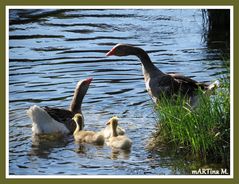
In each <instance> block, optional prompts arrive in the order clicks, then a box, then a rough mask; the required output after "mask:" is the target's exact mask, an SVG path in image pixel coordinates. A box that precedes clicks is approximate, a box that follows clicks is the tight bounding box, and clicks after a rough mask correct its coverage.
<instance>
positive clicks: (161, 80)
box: [151, 74, 207, 96]
mask: <svg viewBox="0 0 239 184" xmlns="http://www.w3.org/2000/svg"><path fill="white" fill-rule="evenodd" d="M153 83H156V84H152V86H151V90H152V93H155V94H157V95H159V94H162V93H164V94H166V95H173V94H177V93H178V92H181V93H182V94H187V95H189V96H191V95H193V93H194V92H195V90H196V89H199V88H201V89H203V90H204V89H206V87H207V85H206V84H203V83H199V82H197V81H195V80H193V79H190V78H189V77H186V76H183V75H179V74H165V75H163V76H159V77H158V78H157V80H154V81H153Z"/></svg>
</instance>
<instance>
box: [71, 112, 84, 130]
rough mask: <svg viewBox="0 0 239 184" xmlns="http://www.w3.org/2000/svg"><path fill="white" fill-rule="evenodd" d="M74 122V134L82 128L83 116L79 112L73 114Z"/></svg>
mask: <svg viewBox="0 0 239 184" xmlns="http://www.w3.org/2000/svg"><path fill="white" fill-rule="evenodd" d="M72 120H74V122H75V123H76V129H75V131H74V134H75V133H77V132H78V131H81V130H82V129H83V121H84V120H83V116H82V114H80V113H77V114H75V116H74V117H73V118H72Z"/></svg>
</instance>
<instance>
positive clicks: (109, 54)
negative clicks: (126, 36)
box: [106, 49, 114, 56]
mask: <svg viewBox="0 0 239 184" xmlns="http://www.w3.org/2000/svg"><path fill="white" fill-rule="evenodd" d="M113 55H114V49H111V50H110V51H109V52H107V53H106V56H113Z"/></svg>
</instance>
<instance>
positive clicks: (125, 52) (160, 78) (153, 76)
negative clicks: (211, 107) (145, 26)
mask: <svg viewBox="0 0 239 184" xmlns="http://www.w3.org/2000/svg"><path fill="white" fill-rule="evenodd" d="M112 55H115V56H129V55H134V56H137V57H138V58H139V59H140V61H141V64H142V71H143V75H144V81H145V85H146V89H147V91H148V93H149V95H150V96H151V97H152V99H153V101H154V102H157V101H158V100H159V99H160V96H161V95H166V96H172V95H174V94H179V93H180V94H182V95H186V96H188V97H194V95H195V92H196V90H197V89H199V88H201V89H202V90H205V91H207V90H212V89H213V88H215V87H216V86H218V85H219V82H218V81H216V82H214V83H212V84H210V85H208V84H205V83H200V82H197V81H195V80H193V79H191V78H189V77H186V76H183V75H179V74H175V73H173V74H166V73H164V72H162V71H161V70H159V69H158V68H157V67H156V66H155V65H154V64H153V62H152V61H151V59H150V58H149V56H148V54H147V53H146V52H145V51H144V50H143V49H141V48H139V47H135V46H132V45H128V44H117V45H115V46H114V47H113V48H112V49H111V50H110V51H109V52H108V53H107V54H106V56H112Z"/></svg>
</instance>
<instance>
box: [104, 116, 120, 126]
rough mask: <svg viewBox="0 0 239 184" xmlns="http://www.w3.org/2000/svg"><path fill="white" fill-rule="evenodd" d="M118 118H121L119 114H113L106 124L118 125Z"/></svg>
mask: <svg viewBox="0 0 239 184" xmlns="http://www.w3.org/2000/svg"><path fill="white" fill-rule="evenodd" d="M118 120H119V118H118V117H117V116H113V117H112V118H110V120H109V121H108V122H107V123H106V125H111V126H113V127H117V125H118Z"/></svg>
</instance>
